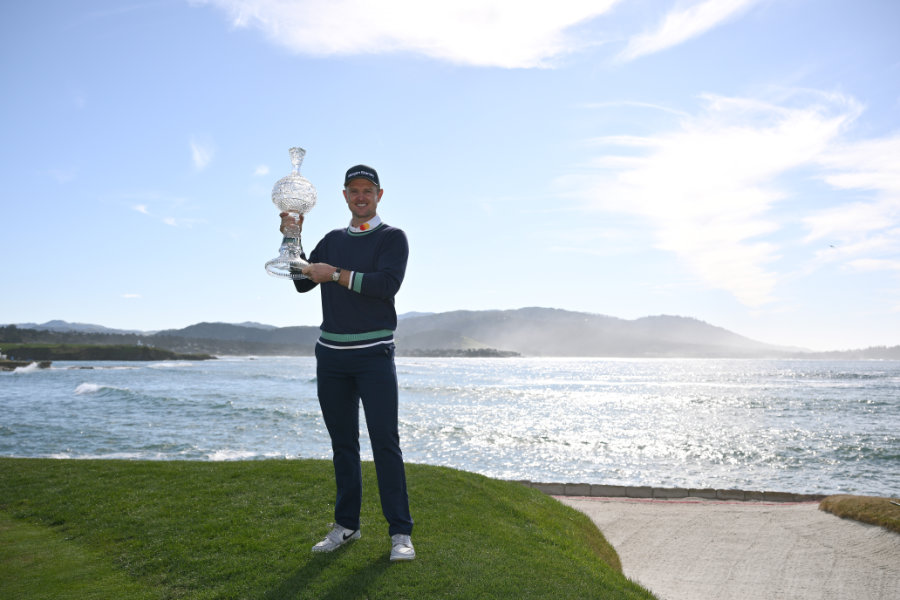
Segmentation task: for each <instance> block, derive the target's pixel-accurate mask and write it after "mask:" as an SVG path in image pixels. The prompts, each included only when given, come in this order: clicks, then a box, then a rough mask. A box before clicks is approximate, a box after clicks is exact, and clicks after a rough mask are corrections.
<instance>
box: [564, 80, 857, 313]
mask: <svg viewBox="0 0 900 600" xmlns="http://www.w3.org/2000/svg"><path fill="white" fill-rule="evenodd" d="M704 100H705V110H704V111H702V112H701V113H700V114H698V115H697V116H693V117H688V118H684V119H681V120H680V122H679V126H678V127H677V128H676V129H674V130H672V131H669V132H665V133H661V134H659V135H656V136H652V137H634V136H629V137H625V138H623V137H610V138H600V139H599V140H594V142H595V143H597V142H606V143H607V144H608V145H609V147H610V149H611V152H612V153H611V154H607V155H602V156H599V157H597V158H596V159H594V160H593V161H592V162H591V163H590V165H589V169H590V170H589V172H588V173H587V174H584V175H581V176H577V177H571V178H569V179H568V180H567V181H563V182H562V183H563V185H564V186H565V187H566V188H570V189H576V190H577V192H575V193H576V194H577V195H578V196H579V197H581V198H583V199H584V201H585V202H586V203H587V204H588V205H589V206H590V207H592V208H593V209H595V210H596V209H599V210H603V211H611V212H617V213H626V214H630V215H635V216H638V217H641V218H642V219H643V220H644V221H645V222H647V223H649V224H650V226H651V228H652V230H653V231H654V232H655V233H654V235H655V239H656V245H657V247H658V248H660V249H663V250H666V251H668V252H672V253H674V254H675V255H676V256H678V257H679V258H680V260H681V261H682V263H683V264H684V265H685V266H686V267H687V268H688V269H689V270H690V271H691V272H692V273H694V275H695V276H696V277H698V279H700V280H701V281H703V282H704V283H705V284H706V285H708V286H710V287H713V288H716V289H721V290H726V291H728V292H729V293H731V294H732V295H733V296H735V297H736V298H737V299H738V300H739V301H741V302H742V303H743V304H745V305H747V306H750V307H759V306H762V305H764V304H766V303H768V302H771V301H772V300H774V298H775V296H774V290H775V287H776V284H777V283H778V275H777V273H776V272H774V271H773V269H772V264H773V263H775V262H776V261H777V260H778V259H779V258H780V257H781V253H782V248H781V247H780V246H779V244H778V243H777V242H775V241H774V239H773V234H775V233H776V232H778V231H779V230H780V229H781V228H782V225H783V223H781V222H780V221H779V220H778V218H777V217H776V216H774V215H773V214H772V209H773V207H774V205H775V204H776V203H779V202H782V201H783V200H785V199H786V198H788V197H789V196H790V192H789V190H786V189H783V188H782V187H781V186H780V181H781V178H782V177H783V176H784V175H785V174H786V173H787V172H789V171H791V170H793V169H796V168H799V167H809V166H811V165H812V166H814V165H816V164H817V161H820V160H821V159H822V157H825V156H828V151H829V149H831V148H832V147H834V145H835V144H836V142H837V140H839V139H840V136H841V134H842V133H843V132H844V131H845V130H846V128H847V125H848V124H849V123H850V122H852V121H853V120H854V119H855V118H856V117H857V116H858V115H859V113H860V111H861V110H862V108H861V106H860V105H859V104H858V103H856V102H855V101H854V100H852V99H848V98H845V97H842V96H839V95H827V94H820V95H817V96H816V97H815V98H814V100H809V99H806V100H805V104H803V105H801V106H793V107H791V106H781V105H776V104H772V103H767V102H763V101H759V100H753V99H742V98H726V97H721V96H706V97H705V98H704ZM623 146H624V147H625V148H627V149H628V151H629V152H628V154H627V155H626V154H622V153H621V148H622V147H623ZM616 150H619V152H616Z"/></svg>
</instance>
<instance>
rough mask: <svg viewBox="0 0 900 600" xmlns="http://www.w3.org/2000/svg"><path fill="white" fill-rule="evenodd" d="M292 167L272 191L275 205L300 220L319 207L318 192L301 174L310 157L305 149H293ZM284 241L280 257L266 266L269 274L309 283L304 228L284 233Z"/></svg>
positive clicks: (292, 228) (279, 251)
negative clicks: (306, 160) (301, 237)
mask: <svg viewBox="0 0 900 600" xmlns="http://www.w3.org/2000/svg"><path fill="white" fill-rule="evenodd" d="M290 153H291V164H292V165H294V169H293V171H292V172H291V174H290V175H288V176H287V177H282V178H281V179H279V180H278V183H276V184H275V187H273V188H272V203H273V204H275V206H277V207H278V208H279V209H280V211H281V212H286V213H288V214H289V215H290V216H291V217H292V218H294V219H299V218H300V217H301V216H303V215H305V214H306V213H308V212H309V211H310V209H311V208H312V207H313V206H315V205H316V188H314V187H313V184H311V183H310V182H309V180H307V179H306V178H305V177H303V176H302V175H301V174H300V163H302V162H303V157H304V156H306V150H304V149H303V148H291V149H290ZM283 233H284V239H283V240H281V248H279V249H278V256H277V257H275V258H273V259H272V260H270V261H269V262H267V263H266V272H267V273H268V274H269V275H271V276H272V277H279V278H281V279H306V278H307V277H306V275H303V274H302V273H301V272H300V269H302V268H303V267H306V266H307V265H309V263H308V262H306V261H305V260H303V258H302V256H301V254H303V246H301V245H300V227H299V226H298V225H291V226H290V227H286V228H285V230H284V232H283Z"/></svg>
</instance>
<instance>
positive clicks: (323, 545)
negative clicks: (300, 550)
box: [312, 523, 362, 552]
mask: <svg viewBox="0 0 900 600" xmlns="http://www.w3.org/2000/svg"><path fill="white" fill-rule="evenodd" d="M361 535H362V534H361V533H360V532H359V529H356V530H353V529H347V528H346V527H341V526H340V525H338V524H337V523H332V528H331V531H329V532H328V535H326V536H325V539H324V540H322V541H321V542H319V543H318V544H316V545H315V546H313V547H312V551H313V552H331V551H332V550H337V549H338V548H340V547H341V546H343V545H344V544H346V543H347V542H350V541H353V540H358V539H359V538H360V536H361Z"/></svg>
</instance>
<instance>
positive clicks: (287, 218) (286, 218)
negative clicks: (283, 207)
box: [278, 212, 303, 237]
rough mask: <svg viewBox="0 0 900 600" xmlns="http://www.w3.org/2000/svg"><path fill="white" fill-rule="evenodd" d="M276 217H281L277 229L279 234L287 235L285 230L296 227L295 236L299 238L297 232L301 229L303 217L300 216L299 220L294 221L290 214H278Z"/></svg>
mask: <svg viewBox="0 0 900 600" xmlns="http://www.w3.org/2000/svg"><path fill="white" fill-rule="evenodd" d="M278 216H279V217H281V226H280V227H279V230H280V231H281V234H282V235H287V232H286V231H285V229H286V228H289V227H292V226H294V225H296V226H297V231H298V233H297V235H298V237H299V235H300V234H299V232H300V231H301V230H302V229H303V215H300V217H299V218H297V219H294V218H293V217H291V215H290V213H286V212H283V213H279V214H278Z"/></svg>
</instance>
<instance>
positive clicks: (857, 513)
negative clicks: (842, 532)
mask: <svg viewBox="0 0 900 600" xmlns="http://www.w3.org/2000/svg"><path fill="white" fill-rule="evenodd" d="M893 502H898V500H897V499H896V498H895V499H890V498H878V497H876V496H846V495H837V496H828V497H827V498H825V499H824V500H822V502H820V503H819V509H821V510H824V511H827V512H830V513H833V514H835V515H837V516H839V517H841V518H843V519H853V520H854V521H861V522H863V523H868V524H870V525H879V526H881V527H884V528H885V529H887V530H888V531H893V532H894V533H900V505H897V504H893Z"/></svg>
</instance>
